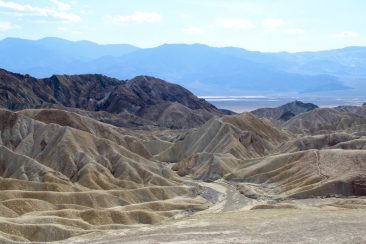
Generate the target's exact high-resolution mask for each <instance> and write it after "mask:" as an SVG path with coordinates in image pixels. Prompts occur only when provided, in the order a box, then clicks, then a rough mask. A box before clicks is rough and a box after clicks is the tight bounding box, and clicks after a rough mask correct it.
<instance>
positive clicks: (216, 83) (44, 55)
mask: <svg viewBox="0 0 366 244" xmlns="http://www.w3.org/2000/svg"><path fill="white" fill-rule="evenodd" d="M0 67H1V68H4V69H7V70H11V71H13V72H20V73H27V74H30V75H32V76H36V77H38V78H43V77H48V76H51V75H52V74H80V73H100V74H103V75H108V76H112V77H115V78H118V79H130V78H132V77H134V76H138V75H150V76H156V77H159V78H162V79H165V80H168V81H171V82H174V83H178V84H180V85H183V86H184V87H186V88H188V89H190V90H192V91H193V92H194V93H195V94H198V95H245V94H259V93H260V94H273V93H275V94H309V93H310V94H312V93H314V92H329V91H337V90H340V91H342V90H344V91H350V92H351V91H352V90H351V89H354V90H355V88H357V89H358V90H359V89H360V87H359V86H358V85H359V84H360V82H361V83H362V80H363V77H366V48H365V47H348V48H344V49H338V50H330V51H320V52H300V53H287V52H280V53H261V52H252V51H247V50H245V49H241V48H234V47H226V48H215V47H209V46H206V45H202V44H193V45H187V44H165V45H161V46H158V47H155V48H138V47H135V46H132V45H126V44H116V45H98V44H96V43H93V42H89V41H77V42H73V41H68V40H63V39H59V38H44V39H41V40H24V39H18V38H7V39H4V40H2V41H0ZM365 88H366V85H365ZM362 89H363V88H362Z"/></svg>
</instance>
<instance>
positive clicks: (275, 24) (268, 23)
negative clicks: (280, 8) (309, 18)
mask: <svg viewBox="0 0 366 244" xmlns="http://www.w3.org/2000/svg"><path fill="white" fill-rule="evenodd" d="M284 23H285V21H284V20H283V19H264V20H262V26H263V27H264V28H266V29H270V30H274V29H277V28H279V27H281V26H282V25H283V24H284Z"/></svg>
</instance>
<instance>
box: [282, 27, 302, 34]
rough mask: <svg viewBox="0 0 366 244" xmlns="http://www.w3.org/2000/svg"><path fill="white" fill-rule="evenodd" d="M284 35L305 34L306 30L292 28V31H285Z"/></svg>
mask: <svg viewBox="0 0 366 244" xmlns="http://www.w3.org/2000/svg"><path fill="white" fill-rule="evenodd" d="M284 33H286V34H303V33H305V30H304V29H301V28H291V29H286V30H284Z"/></svg>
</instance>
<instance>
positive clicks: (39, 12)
mask: <svg viewBox="0 0 366 244" xmlns="http://www.w3.org/2000/svg"><path fill="white" fill-rule="evenodd" d="M365 27H366V1H365V0H251V1H249V0H226V1H224V0H80V1H76V0H64V1H62V0H0V38H1V39H3V38H6V37H21V38H27V39H39V38H43V37H47V36H55V37H61V38H66V39H70V40H91V41H94V42H97V43H129V44H133V45H137V46H140V47H154V46H158V45H161V44H163V43H204V44H208V45H211V46H237V47H242V48H245V49H249V50H259V51H304V50H322V49H333V48H340V47H345V46H356V45H357V46H366V28H365Z"/></svg>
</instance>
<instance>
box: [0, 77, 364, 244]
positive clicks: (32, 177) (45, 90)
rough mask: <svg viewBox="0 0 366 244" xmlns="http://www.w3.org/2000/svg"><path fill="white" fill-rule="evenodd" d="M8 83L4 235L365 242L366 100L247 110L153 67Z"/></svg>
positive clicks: (1, 100)
mask: <svg viewBox="0 0 366 244" xmlns="http://www.w3.org/2000/svg"><path fill="white" fill-rule="evenodd" d="M0 85H1V86H0V87H1V93H0V107H1V109H0V242H1V243H11V242H18V243H19V242H58V243H173V242H174V243H243V242H244V243H245V242H247V243H283V242H292V243H319V242H320V243H365V242H366V237H365V235H364V233H366V150H365V149H366V106H340V107H335V108H318V107H317V106H316V105H314V104H305V103H302V102H299V101H295V102H292V103H289V104H286V105H283V106H280V107H277V108H264V109H258V110H255V111H252V112H251V113H242V114H235V113H233V112H231V111H227V110H220V109H218V108H216V107H214V106H213V105H211V104H209V103H208V102H206V101H205V100H203V99H199V98H197V97H196V96H194V95H193V94H192V93H190V92H189V91H188V90H186V89H184V88H182V87H180V86H178V85H174V84H171V83H168V82H165V81H163V80H159V79H156V78H153V77H147V76H139V77H136V78H134V79H132V80H129V81H120V80H116V79H113V78H109V77H106V76H100V75H80V76H52V77H50V78H46V79H36V78H33V77H30V76H29V75H20V74H15V73H11V72H8V71H5V70H0Z"/></svg>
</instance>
